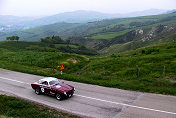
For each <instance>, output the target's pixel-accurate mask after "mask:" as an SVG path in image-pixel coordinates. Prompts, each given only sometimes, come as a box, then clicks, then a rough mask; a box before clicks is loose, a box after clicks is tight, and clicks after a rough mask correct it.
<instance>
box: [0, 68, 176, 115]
mask: <svg viewBox="0 0 176 118" xmlns="http://www.w3.org/2000/svg"><path fill="white" fill-rule="evenodd" d="M41 78H43V77H42V76H36V75H31V74H24V73H19V72H14V71H9V70H4V69H0V93H6V94H11V95H15V96H18V97H21V98H24V99H28V100H31V101H35V102H37V103H40V104H44V105H47V106H50V107H53V108H56V109H60V110H64V111H67V112H71V113H74V114H79V115H81V116H85V117H96V118H176V96H166V95H158V94H149V93H141V92H135V91H127V90H121V89H116V88H106V87H100V86H96V85H89V84H82V83H78V82H70V81H65V80H61V81H64V82H65V83H68V84H71V85H73V86H75V88H76V92H75V95H74V96H73V97H72V98H69V99H65V100H62V101H57V100H56V99H55V98H54V97H50V96H47V95H36V94H35V93H34V90H33V89H32V88H31V86H30V84H31V83H33V82H35V81H37V80H39V79H41Z"/></svg>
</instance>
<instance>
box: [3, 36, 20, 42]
mask: <svg viewBox="0 0 176 118" xmlns="http://www.w3.org/2000/svg"><path fill="white" fill-rule="evenodd" d="M19 38H20V37H19V36H10V37H6V40H11V41H14V40H16V41H18V40H19Z"/></svg>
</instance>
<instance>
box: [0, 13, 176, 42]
mask: <svg viewBox="0 0 176 118" xmlns="http://www.w3.org/2000/svg"><path fill="white" fill-rule="evenodd" d="M175 23H176V13H170V14H163V15H154V16H143V17H134V18H119V19H109V20H101V21H96V22H89V23H83V24H75V23H64V22H63V23H55V24H51V25H46V26H41V27H36V28H32V29H28V30H24V31H17V32H12V33H6V34H1V35H0V40H4V39H5V37H7V36H11V35H18V36H20V37H21V40H27V41H37V40H39V39H40V38H42V37H46V36H52V35H59V36H61V37H62V38H68V37H70V36H84V37H90V38H94V39H99V38H101V39H102V38H103V37H104V36H105V35H109V34H115V35H113V36H112V35H111V37H110V38H114V37H116V36H118V35H120V34H119V33H121V32H123V31H129V30H134V29H137V28H144V27H152V26H154V25H159V24H175ZM106 37H108V36H105V38H106ZM108 38H109V37H108ZM103 39H104V38H103Z"/></svg>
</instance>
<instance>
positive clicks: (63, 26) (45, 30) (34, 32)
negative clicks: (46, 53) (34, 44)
mask: <svg viewBox="0 0 176 118" xmlns="http://www.w3.org/2000/svg"><path fill="white" fill-rule="evenodd" d="M79 25H80V24H78V23H65V22H61V23H55V24H51V25H44V26H40V27H35V28H31V29H27V30H23V31H15V32H10V33H0V40H5V39H6V37H7V36H12V35H18V36H19V37H20V40H23V41H39V40H40V38H44V37H51V36H53V35H59V34H60V32H62V31H64V30H68V29H70V28H74V27H76V26H79Z"/></svg>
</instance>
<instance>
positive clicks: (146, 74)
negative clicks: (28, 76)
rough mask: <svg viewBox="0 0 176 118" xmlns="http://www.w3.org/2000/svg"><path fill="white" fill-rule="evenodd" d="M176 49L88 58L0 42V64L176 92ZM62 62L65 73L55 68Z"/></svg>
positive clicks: (156, 48)
mask: <svg viewBox="0 0 176 118" xmlns="http://www.w3.org/2000/svg"><path fill="white" fill-rule="evenodd" d="M14 48H15V47H14ZM175 52H176V43H175V42H172V43H163V44H160V45H156V46H152V47H146V48H141V49H137V50H133V51H129V52H124V53H117V54H112V55H110V56H103V57H89V58H88V57H85V56H80V55H75V54H64V53H60V52H40V51H18V50H16V51H14V50H10V49H8V48H5V47H3V46H2V45H1V44H0V67H1V68H6V69H10V70H15V71H21V72H26V73H33V74H38V75H43V76H54V77H58V78H63V79H66V80H71V81H78V82H83V83H89V84H97V85H101V86H107V87H116V88H121V89H128V90H137V91H144V92H154V93H161V94H170V95H176V82H175V81H176V69H175V68H176V53H175ZM60 64H64V65H65V67H66V69H65V70H64V74H63V75H60V72H59V71H58V69H57V68H56V66H57V65H60ZM137 65H138V67H139V77H137V70H136V66H137ZM164 66H165V77H164V78H163V69H164Z"/></svg>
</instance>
